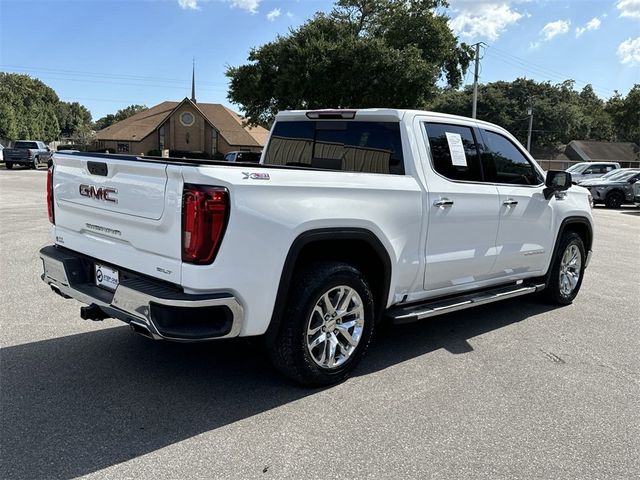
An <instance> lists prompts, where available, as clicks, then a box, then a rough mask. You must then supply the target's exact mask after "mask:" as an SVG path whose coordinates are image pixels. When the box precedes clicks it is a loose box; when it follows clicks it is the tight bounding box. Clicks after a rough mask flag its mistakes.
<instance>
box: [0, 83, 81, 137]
mask: <svg viewBox="0 0 640 480" xmlns="http://www.w3.org/2000/svg"><path fill="white" fill-rule="evenodd" d="M90 132H91V112H89V110H87V108H86V107H85V106H83V105H80V104H79V103H78V102H74V103H67V102H61V101H60V99H59V98H58V95H57V94H56V92H55V91H54V90H53V89H52V88H51V87H48V86H47V85H45V84H44V83H43V82H41V81H40V80H37V79H35V78H31V77H29V76H28V75H20V74H16V73H3V72H0V138H6V139H8V140H18V139H31V140H43V141H45V142H50V141H52V140H56V139H58V138H60V136H63V137H67V138H75V137H82V138H86V137H87V136H90Z"/></svg>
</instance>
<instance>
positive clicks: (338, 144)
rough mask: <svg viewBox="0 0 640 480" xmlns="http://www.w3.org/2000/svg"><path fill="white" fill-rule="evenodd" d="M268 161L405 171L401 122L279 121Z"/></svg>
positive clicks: (372, 170) (268, 150) (267, 154)
mask: <svg viewBox="0 0 640 480" xmlns="http://www.w3.org/2000/svg"><path fill="white" fill-rule="evenodd" d="M264 163H265V164H268V165H293V166H303V167H313V168H323V169H328V170H344V171H348V172H365V173H393V174H399V175H402V174H404V161H403V158H402V143H401V140H400V124H399V123H397V122H357V121H317V122H312V121H309V122H305V121H301V122H298V121H296V122H277V123H276V124H275V126H274V128H273V133H272V134H271V138H270V140H269V145H268V146H267V151H266V152H265V156H264Z"/></svg>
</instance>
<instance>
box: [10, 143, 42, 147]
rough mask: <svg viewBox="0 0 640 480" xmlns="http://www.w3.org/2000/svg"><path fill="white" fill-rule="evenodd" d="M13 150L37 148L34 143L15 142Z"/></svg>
mask: <svg viewBox="0 0 640 480" xmlns="http://www.w3.org/2000/svg"><path fill="white" fill-rule="evenodd" d="M13 148H38V144H37V143H36V142H16V143H15V145H14V146H13Z"/></svg>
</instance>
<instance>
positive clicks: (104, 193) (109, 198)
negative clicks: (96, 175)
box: [78, 184, 118, 203]
mask: <svg viewBox="0 0 640 480" xmlns="http://www.w3.org/2000/svg"><path fill="white" fill-rule="evenodd" d="M78 190H79V191H80V195H82V196H83V197H89V198H95V199H96V200H102V201H103V202H112V203H118V199H117V198H115V195H117V194H118V190H116V189H115V188H110V187H95V186H94V185H86V184H82V185H80V187H79V189H78Z"/></svg>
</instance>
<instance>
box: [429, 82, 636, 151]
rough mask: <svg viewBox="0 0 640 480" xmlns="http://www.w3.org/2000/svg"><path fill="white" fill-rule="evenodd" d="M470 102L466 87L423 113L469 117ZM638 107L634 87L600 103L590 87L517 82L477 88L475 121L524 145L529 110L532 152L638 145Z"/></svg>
mask: <svg viewBox="0 0 640 480" xmlns="http://www.w3.org/2000/svg"><path fill="white" fill-rule="evenodd" d="M472 97H473V95H472V87H471V86H467V87H465V88H464V89H463V90H453V89H445V90H442V91H441V92H440V94H439V95H438V97H437V98H436V99H435V100H434V101H432V102H430V103H429V104H428V108H429V109H431V110H435V111H439V112H445V113H453V114H456V115H463V116H470V115H471V101H472ZM639 101H640V85H636V86H635V87H634V88H633V89H632V90H631V92H629V95H627V97H626V98H623V97H622V96H620V95H618V96H615V97H613V98H611V99H610V100H609V101H608V102H607V103H605V102H604V101H603V100H602V99H600V98H599V97H598V96H597V95H596V94H595V92H594V91H593V88H592V87H591V85H587V86H586V87H584V88H583V89H582V91H580V92H578V91H576V90H575V88H574V82H573V81H572V80H567V81H565V82H562V83H559V84H556V85H553V84H551V83H550V82H536V81H534V80H527V79H522V78H519V79H517V80H515V81H513V82H502V81H499V82H493V83H488V84H486V85H480V86H479V89H478V114H477V116H478V119H479V120H485V121H488V122H491V123H496V124H498V125H500V126H502V127H504V128H506V129H507V130H509V131H510V132H512V133H513V134H514V135H516V137H518V138H519V139H520V141H522V142H523V143H524V142H526V138H527V129H528V121H529V117H528V115H527V109H528V107H530V106H531V107H532V108H533V115H534V120H533V135H532V143H533V144H534V145H536V146H538V147H541V146H552V145H557V144H564V143H568V142H570V141H571V140H600V141H613V140H618V141H635V142H638V139H639V137H640V134H639V131H640V127H639V125H638V124H639V123H640V116H639V115H638V113H637V112H638V111H639V108H640V104H639ZM634 122H635V123H634ZM634 125H635V127H634ZM634 128H635V130H634ZM634 132H635V133H634ZM634 138H635V140H634Z"/></svg>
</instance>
